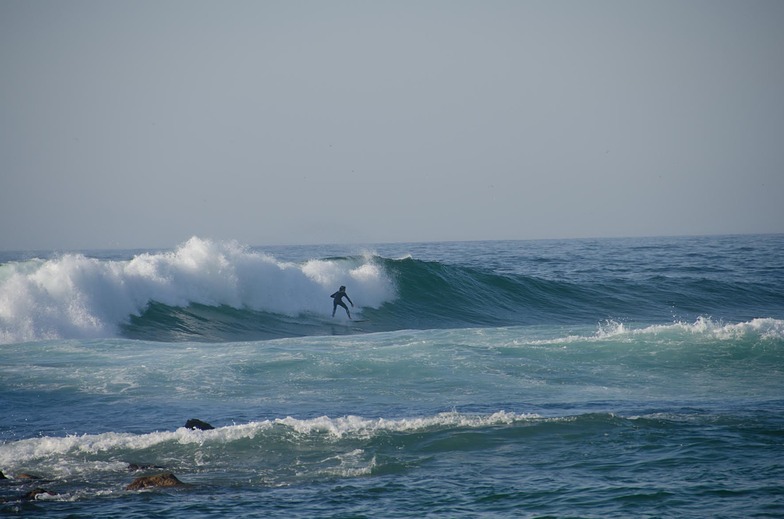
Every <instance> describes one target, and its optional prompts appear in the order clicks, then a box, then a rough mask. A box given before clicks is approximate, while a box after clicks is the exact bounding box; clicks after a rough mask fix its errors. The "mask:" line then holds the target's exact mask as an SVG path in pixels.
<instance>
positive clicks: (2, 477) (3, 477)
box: [0, 470, 8, 479]
mask: <svg viewBox="0 0 784 519" xmlns="http://www.w3.org/2000/svg"><path fill="white" fill-rule="evenodd" d="M0 479H8V478H7V477H5V474H3V471H2V470H0Z"/></svg>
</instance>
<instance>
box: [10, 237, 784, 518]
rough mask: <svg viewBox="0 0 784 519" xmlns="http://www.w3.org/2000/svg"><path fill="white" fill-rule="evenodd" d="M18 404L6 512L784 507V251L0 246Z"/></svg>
mask: <svg viewBox="0 0 784 519" xmlns="http://www.w3.org/2000/svg"><path fill="white" fill-rule="evenodd" d="M341 285H345V286H346V287H347V292H348V294H349V296H350V297H351V299H352V301H353V302H354V303H355V305H356V306H355V308H352V316H354V317H355V319H357V320H356V321H352V320H349V319H348V317H347V316H346V315H345V312H343V311H342V309H340V308H338V313H337V314H336V315H335V317H334V318H333V317H332V316H331V312H332V303H331V299H330V297H329V295H330V294H331V293H333V292H334V291H335V290H337V288H338V287H339V286H341ZM0 409H2V416H3V418H2V420H0V472H2V474H3V475H4V476H5V479H0V511H2V513H4V514H17V513H21V514H24V515H31V514H35V515H45V516H47V517H81V516H90V517H151V516H155V517H224V516H237V515H242V516H248V517H423V516H434V517H441V516H443V517H477V516H483V517H484V516H487V517H508V516H515V517H542V516H548V517H629V516H633V517H781V516H783V515H784V497H782V496H784V484H783V483H782V482H783V481H784V461H782V460H784V412H783V411H784V236H782V235H748V236H707V237H677V238H666V237H664V238H635V239H595V240H541V241H508V242H505V241H494V242H450V243H412V244H372V245H364V246H341V245H334V246H326V245H324V246H288V247H283V246H281V247H250V246H247V245H244V244H240V243H237V242H234V241H217V240H209V239H204V238H199V237H194V238H191V239H190V240H188V241H186V242H184V243H182V244H180V245H178V246H176V247H173V248H172V249H170V250H133V251H117V250H112V251H69V252H60V251H43V252H6V253H0ZM191 418H198V419H200V420H203V421H206V422H208V423H209V424H210V425H211V426H212V427H213V428H211V429H207V430H199V429H191V428H186V427H185V422H186V421H187V420H188V419H191ZM159 473H172V474H174V475H175V476H176V477H177V478H178V479H179V480H180V481H181V482H182V483H183V485H182V486H179V487H171V488H153V489H146V490H141V491H140V490H130V489H128V485H129V484H130V483H131V482H132V481H133V480H134V479H135V478H137V477H140V476H146V475H154V474H159ZM34 489H41V490H43V492H39V493H37V495H35V496H33V497H31V494H29V493H30V492H31V491H33V490H34Z"/></svg>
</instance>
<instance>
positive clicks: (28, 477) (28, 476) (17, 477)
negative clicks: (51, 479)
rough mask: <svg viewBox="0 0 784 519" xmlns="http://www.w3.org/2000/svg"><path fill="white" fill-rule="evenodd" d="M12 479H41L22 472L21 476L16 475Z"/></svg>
mask: <svg viewBox="0 0 784 519" xmlns="http://www.w3.org/2000/svg"><path fill="white" fill-rule="evenodd" d="M14 479H32V480H35V479H41V478H39V477H38V476H33V475H32V474H26V473H24V472H22V473H21V474H17V475H16V476H15V477H14Z"/></svg>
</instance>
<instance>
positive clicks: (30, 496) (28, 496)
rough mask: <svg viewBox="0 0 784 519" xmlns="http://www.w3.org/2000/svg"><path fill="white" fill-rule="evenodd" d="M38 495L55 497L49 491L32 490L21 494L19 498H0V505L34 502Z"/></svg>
mask: <svg viewBox="0 0 784 519" xmlns="http://www.w3.org/2000/svg"><path fill="white" fill-rule="evenodd" d="M40 495H47V496H56V495H57V492H52V491H51V490H47V489H45V488H34V489H32V490H31V491H29V492H27V493H25V494H22V495H21V496H17V497H12V498H6V497H0V503H9V502H15V501H35V500H36V499H38V496H40Z"/></svg>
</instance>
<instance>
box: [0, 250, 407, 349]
mask: <svg viewBox="0 0 784 519" xmlns="http://www.w3.org/2000/svg"><path fill="white" fill-rule="evenodd" d="M341 284H345V285H349V292H350V294H351V296H352V298H353V300H354V301H356V302H357V304H359V305H361V306H364V307H370V308H375V307H378V306H379V305H381V304H383V303H384V302H385V301H389V300H391V299H394V298H395V296H396V291H395V286H394V284H393V283H392V281H391V280H390V279H389V278H388V277H387V275H386V273H385V272H384V270H383V268H382V267H381V266H379V265H377V264H376V263H374V259H373V258H372V257H370V256H366V257H360V258H338V259H329V260H311V261H308V262H306V263H304V264H295V263H290V262H283V261H278V260H277V259H275V258H274V257H272V256H270V255H268V254H265V253H259V252H253V251H251V250H249V249H248V248H247V247H244V246H242V245H240V244H238V243H237V242H216V241H212V240H206V239H202V238H197V237H193V238H191V239H190V240H188V241H187V242H186V243H184V244H183V245H181V246H180V247H179V248H177V249H176V250H175V251H173V252H164V253H155V254H151V253H144V254H140V255H137V256H135V257H133V258H132V259H131V260H128V261H107V260H98V259H94V258H88V257H86V256H84V255H81V254H66V255H63V256H61V257H59V258H55V259H51V260H39V259H36V260H31V261H25V262H18V263H9V264H5V265H2V266H0V342H3V343H10V342H27V341H34V340H47V339H59V338H97V337H111V336H115V335H117V334H118V331H119V329H120V327H121V325H122V324H124V323H126V322H127V321H128V320H129V318H130V317H131V316H138V315H141V314H142V313H143V312H144V311H145V309H146V308H147V307H148V305H149V304H150V303H152V302H156V303H161V304H164V305H167V306H170V307H187V306H189V305H192V304H199V305H205V306H229V307H232V308H238V309H250V310H254V311H261V312H270V313H277V314H283V315H288V316H296V315H299V314H302V313H312V314H317V315H324V316H326V315H328V313H329V312H331V309H332V308H331V304H330V300H329V294H330V293H331V292H332V291H334V290H335V289H336V288H337V287H338V286H339V285H341Z"/></svg>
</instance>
